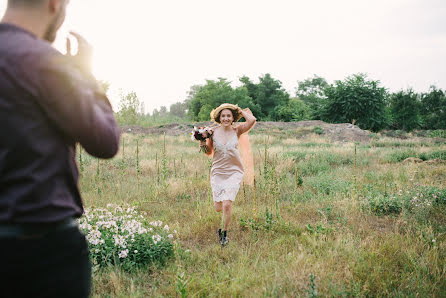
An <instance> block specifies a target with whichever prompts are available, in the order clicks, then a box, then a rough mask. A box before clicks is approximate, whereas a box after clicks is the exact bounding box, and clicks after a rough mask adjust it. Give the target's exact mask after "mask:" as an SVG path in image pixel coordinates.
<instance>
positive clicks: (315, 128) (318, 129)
mask: <svg viewBox="0 0 446 298" xmlns="http://www.w3.org/2000/svg"><path fill="white" fill-rule="evenodd" d="M313 132H314V133H315V134H318V135H321V134H323V133H324V130H323V129H322V127H320V126H315V127H314V128H313Z"/></svg>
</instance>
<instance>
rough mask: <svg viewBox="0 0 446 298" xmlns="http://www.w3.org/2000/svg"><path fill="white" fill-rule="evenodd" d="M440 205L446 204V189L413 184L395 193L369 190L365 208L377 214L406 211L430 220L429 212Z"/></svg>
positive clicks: (364, 203)
mask: <svg viewBox="0 0 446 298" xmlns="http://www.w3.org/2000/svg"><path fill="white" fill-rule="evenodd" d="M440 205H446V189H439V188H437V187H433V186H419V185H412V186H411V187H409V188H408V189H406V190H404V191H403V190H399V191H398V192H397V193H394V194H381V193H376V192H374V191H373V190H372V191H371V192H369V195H368V196H367V197H366V200H365V202H363V204H362V207H363V209H367V210H369V211H371V212H372V213H375V214H377V215H397V214H400V213H401V212H402V211H406V212H407V213H408V214H409V215H412V216H416V218H417V219H418V220H421V221H425V220H428V219H429V218H428V214H429V213H430V212H431V211H432V210H433V208H436V207H437V206H440Z"/></svg>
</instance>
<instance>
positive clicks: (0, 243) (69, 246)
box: [0, 227, 91, 298]
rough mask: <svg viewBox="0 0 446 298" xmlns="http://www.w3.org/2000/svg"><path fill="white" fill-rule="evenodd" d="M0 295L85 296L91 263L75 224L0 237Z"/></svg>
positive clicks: (89, 279) (81, 235)
mask: <svg viewBox="0 0 446 298" xmlns="http://www.w3.org/2000/svg"><path fill="white" fill-rule="evenodd" d="M0 256H1V260H2V261H0V285H1V286H0V296H1V297H61V298H62V297H88V296H89V294H90V288H91V264H90V261H89V256H88V247H87V242H86V239H85V236H84V235H83V234H82V233H81V232H80V231H79V229H78V227H70V228H66V229H63V230H57V231H52V232H50V233H48V234H46V235H43V236H41V235H40V236H39V235H38V236H34V237H19V238H17V237H8V238H0Z"/></svg>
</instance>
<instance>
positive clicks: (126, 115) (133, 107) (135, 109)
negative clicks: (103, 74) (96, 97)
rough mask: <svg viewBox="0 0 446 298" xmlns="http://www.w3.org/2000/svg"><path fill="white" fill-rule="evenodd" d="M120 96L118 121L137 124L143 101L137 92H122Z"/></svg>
mask: <svg viewBox="0 0 446 298" xmlns="http://www.w3.org/2000/svg"><path fill="white" fill-rule="evenodd" d="M120 97H121V99H120V101H119V112H118V115H117V116H118V122H119V123H120V124H136V123H137V120H138V116H139V115H140V114H139V112H140V111H141V102H140V100H139V99H138V96H137V95H136V92H133V91H132V92H129V93H122V92H121V95H120Z"/></svg>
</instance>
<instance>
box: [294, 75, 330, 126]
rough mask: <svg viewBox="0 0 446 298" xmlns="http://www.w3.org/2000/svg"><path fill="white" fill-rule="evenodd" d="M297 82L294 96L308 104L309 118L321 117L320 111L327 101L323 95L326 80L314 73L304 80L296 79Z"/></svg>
mask: <svg viewBox="0 0 446 298" xmlns="http://www.w3.org/2000/svg"><path fill="white" fill-rule="evenodd" d="M297 84H298V87H297V88H296V97H298V98H299V99H301V100H303V101H304V102H305V103H306V104H307V105H308V106H309V108H310V117H311V119H315V120H319V119H321V112H322V109H323V107H324V105H325V104H326V101H327V96H326V95H325V88H327V87H328V86H329V85H328V83H327V81H326V80H325V79H324V78H322V77H319V76H317V75H314V76H313V77H311V78H308V79H305V80H304V81H298V82H297Z"/></svg>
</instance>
